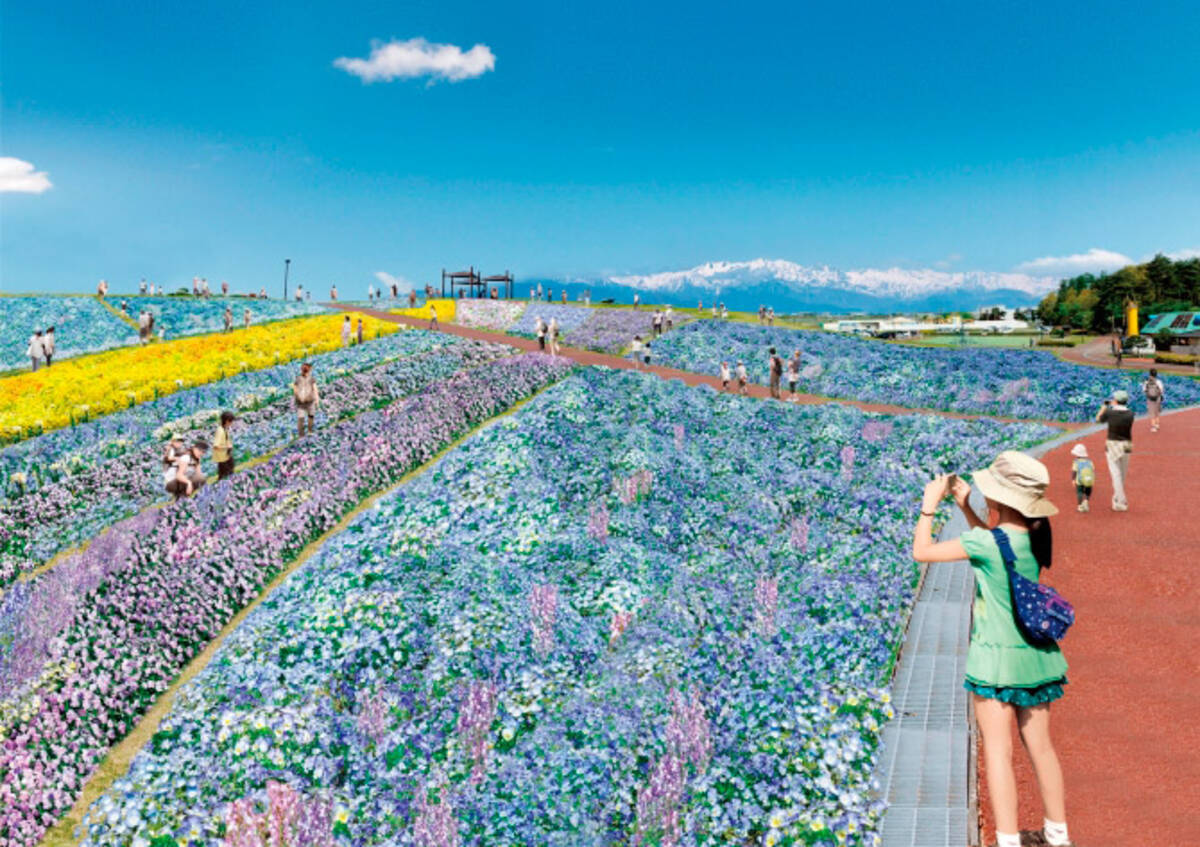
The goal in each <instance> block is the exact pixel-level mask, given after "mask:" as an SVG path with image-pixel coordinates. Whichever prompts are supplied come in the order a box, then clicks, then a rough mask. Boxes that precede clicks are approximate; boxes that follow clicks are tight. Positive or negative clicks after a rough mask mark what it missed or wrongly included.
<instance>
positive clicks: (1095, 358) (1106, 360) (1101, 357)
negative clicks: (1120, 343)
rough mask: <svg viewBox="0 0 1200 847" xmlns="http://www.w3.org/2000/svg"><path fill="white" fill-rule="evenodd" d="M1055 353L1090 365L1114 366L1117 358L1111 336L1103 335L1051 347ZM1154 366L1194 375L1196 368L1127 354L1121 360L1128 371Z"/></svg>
mask: <svg viewBox="0 0 1200 847" xmlns="http://www.w3.org/2000/svg"><path fill="white" fill-rule="evenodd" d="M1047 349H1050V350H1053V351H1054V353H1055V355H1057V356H1058V357H1059V358H1060V359H1063V360H1064V361H1067V362H1074V363H1075V364H1077V365H1091V366H1092V367H1106V368H1115V367H1116V366H1117V360H1116V359H1115V358H1114V357H1113V354H1112V336H1109V335H1105V336H1102V337H1101V338H1097V339H1095V340H1093V341H1088V342H1086V343H1084V344H1080V345H1078V346H1076V347H1051V348H1047ZM1151 368H1156V369H1157V370H1158V372H1159V373H1164V374H1166V373H1172V374H1183V375H1185V376H1196V375H1197V370H1196V368H1195V366H1193V365H1163V364H1159V363H1157V362H1155V361H1154V360H1153V359H1133V358H1130V357H1129V356H1126V357H1124V358H1123V359H1122V360H1121V369H1122V370H1130V371H1148V370H1150V369H1151Z"/></svg>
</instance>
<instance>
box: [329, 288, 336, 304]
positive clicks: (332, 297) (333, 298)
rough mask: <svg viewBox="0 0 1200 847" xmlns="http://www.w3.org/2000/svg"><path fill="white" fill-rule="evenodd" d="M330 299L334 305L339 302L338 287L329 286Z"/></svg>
mask: <svg viewBox="0 0 1200 847" xmlns="http://www.w3.org/2000/svg"><path fill="white" fill-rule="evenodd" d="M329 299H330V300H331V301H332V302H334V303H336V302H337V286H336V285H331V286H329Z"/></svg>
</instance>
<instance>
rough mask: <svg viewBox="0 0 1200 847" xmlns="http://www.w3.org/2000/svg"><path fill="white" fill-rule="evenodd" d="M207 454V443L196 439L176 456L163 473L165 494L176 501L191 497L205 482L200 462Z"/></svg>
mask: <svg viewBox="0 0 1200 847" xmlns="http://www.w3.org/2000/svg"><path fill="white" fill-rule="evenodd" d="M207 452H208V442H207V441H204V440H202V439H197V440H196V441H194V442H192V446H191V447H190V448H188V449H187V450H186V451H184V452H182V453H180V454H178V455H177V456H176V457H175V460H174V461H173V462H172V464H171V466H170V467H169V468H168V469H167V470H166V472H165V473H164V475H163V476H164V481H165V482H166V488H167V493H168V494H170V495H172V496H173V497H174V498H175V499H176V500H181V499H183V498H184V497H191V496H192V495H193V494H195V493H196V492H197V491H199V490H200V488H201V487H202V486H203V485H204V483H205V482H206V481H207V479H206V478H205V476H204V474H203V473H201V472H200V462H201V460H202V459H203V458H204V454H205V453H207Z"/></svg>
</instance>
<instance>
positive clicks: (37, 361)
mask: <svg viewBox="0 0 1200 847" xmlns="http://www.w3.org/2000/svg"><path fill="white" fill-rule="evenodd" d="M25 355H26V356H28V357H29V361H30V364H31V365H32V368H33V370H35V371H36V370H37V369H38V368H39V367H41V366H42V365H43V364H45V366H46V367H50V363H51V362H52V361H53V359H54V327H49V328H47V329H46V331H45V332H42V331H41V330H40V329H35V330H34V331H33V335H31V336H29V346H28V348H27V349H26V350H25Z"/></svg>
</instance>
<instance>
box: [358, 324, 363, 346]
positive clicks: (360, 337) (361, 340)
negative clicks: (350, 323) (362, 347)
mask: <svg viewBox="0 0 1200 847" xmlns="http://www.w3.org/2000/svg"><path fill="white" fill-rule="evenodd" d="M358 343H359V344H362V343H363V325H362V318H359V319H358Z"/></svg>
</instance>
